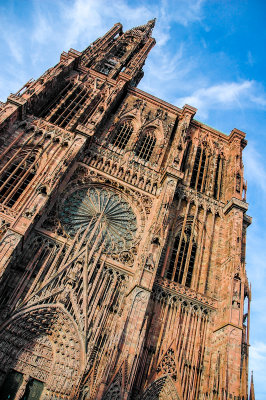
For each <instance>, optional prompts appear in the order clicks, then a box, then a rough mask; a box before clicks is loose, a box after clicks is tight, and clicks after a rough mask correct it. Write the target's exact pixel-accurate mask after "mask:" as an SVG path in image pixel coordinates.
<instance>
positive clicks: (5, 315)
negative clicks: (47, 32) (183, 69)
mask: <svg viewBox="0 0 266 400" xmlns="http://www.w3.org/2000/svg"><path fill="white" fill-rule="evenodd" d="M154 23H155V21H154V20H152V21H149V22H148V23H147V24H146V25H143V26H138V27H136V28H133V29H131V30H129V31H127V32H125V33H123V30H122V26H121V24H115V25H114V26H113V28H112V29H110V31H108V32H107V33H106V35H104V36H103V37H101V38H99V39H97V40H96V41H95V42H94V43H92V44H91V45H90V46H89V47H88V48H86V49H85V50H84V51H83V52H79V51H76V50H73V49H71V50H70V51H69V52H68V53H65V52H64V53H62V55H61V58H60V62H59V63H58V64H57V65H56V66H55V67H53V68H50V69H49V70H47V71H46V72H45V73H44V74H43V75H42V76H41V77H40V78H39V79H37V80H36V81H34V80H31V81H29V82H28V83H27V84H26V85H25V86H24V87H23V88H22V89H21V90H20V91H19V92H17V93H16V94H11V95H10V96H9V97H8V99H7V102H6V103H2V104H1V106H0V107H1V108H0V146H1V156H0V207H1V208H0V279H1V287H0V311H1V314H0V397H1V399H4V400H5V399H13V400H19V399H22V398H23V399H26V400H29V399H35V400H39V399H40V400H52V399H67V400H71V399H76V400H78V399H79V400H93V399H97V400H101V399H103V400H111V399H112V400H131V399H145V400H159V399H161V400H162V399H163V400H195V399H199V400H207V399H208V400H225V399H234V400H247V399H248V387H247V385H248V347H249V303H250V289H249V286H248V281H247V277H246V271H245V238H246V228H247V227H248V226H249V224H250V223H251V218H250V217H249V216H248V215H247V214H246V211H247V208H248V205H247V203H246V199H245V189H246V185H245V182H244V177H243V163H242V150H243V149H244V147H245V146H246V140H245V134H244V133H243V132H241V131H239V130H238V129H234V130H232V132H231V133H230V135H229V136H226V135H224V134H223V133H221V132H219V131H217V130H215V129H213V128H210V127H209V126H207V125H204V124H203V123H200V122H198V121H197V120H195V119H194V116H195V113H196V111H197V110H196V109H195V108H193V107H192V106H189V105H184V107H183V108H182V109H180V108H178V107H175V106H173V105H171V104H169V103H166V102H165V101H163V100H160V99H158V98H156V97H154V96H152V95H150V94H148V93H145V92H143V91H141V90H139V89H137V88H136V85H137V84H138V82H139V81H140V79H141V78H142V76H143V70H142V67H143V65H144V63H145V60H146V58H147V56H148V53H149V51H150V50H151V49H152V47H153V46H154V44H155V40H154V39H153V38H152V36H151V34H152V28H153V27H154ZM252 390H253V389H252ZM253 393H254V390H253ZM8 396H9V397H8ZM252 396H253V395H252Z"/></svg>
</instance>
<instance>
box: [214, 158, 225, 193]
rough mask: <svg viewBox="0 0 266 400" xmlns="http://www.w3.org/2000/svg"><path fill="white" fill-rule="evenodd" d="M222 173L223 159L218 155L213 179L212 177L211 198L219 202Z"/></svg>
mask: <svg viewBox="0 0 266 400" xmlns="http://www.w3.org/2000/svg"><path fill="white" fill-rule="evenodd" d="M222 172H223V159H222V158H221V156H220V155H218V158H217V164H216V171H215V177H214V189H213V196H214V198H215V199H217V200H219V198H220V196H221V187H222Z"/></svg>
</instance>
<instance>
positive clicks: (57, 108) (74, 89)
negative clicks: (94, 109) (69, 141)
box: [42, 82, 88, 129]
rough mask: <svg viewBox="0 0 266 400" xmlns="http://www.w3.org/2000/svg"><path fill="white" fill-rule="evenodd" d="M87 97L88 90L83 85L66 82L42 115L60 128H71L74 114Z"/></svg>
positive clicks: (74, 119)
mask: <svg viewBox="0 0 266 400" xmlns="http://www.w3.org/2000/svg"><path fill="white" fill-rule="evenodd" d="M87 99H88V90H87V88H86V87H85V86H83V85H81V84H80V83H78V84H73V83H72V82H70V83H68V84H67V85H66V87H65V88H64V89H63V90H62V91H61V92H60V94H59V96H58V97H57V98H56V99H55V101H54V102H53V103H52V105H51V106H50V107H49V108H48V109H46V110H45V111H44V112H43V113H42V116H43V117H44V118H45V119H46V120H47V121H49V122H51V123H53V124H55V125H58V126H60V127H62V128H67V129H68V128H72V125H73V123H75V122H76V116H77V114H78V112H79V111H80V110H81V108H82V107H83V106H84V103H85V102H86V100H87Z"/></svg>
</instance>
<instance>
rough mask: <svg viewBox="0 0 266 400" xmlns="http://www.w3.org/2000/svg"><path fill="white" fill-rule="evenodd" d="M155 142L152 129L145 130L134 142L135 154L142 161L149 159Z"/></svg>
mask: <svg viewBox="0 0 266 400" xmlns="http://www.w3.org/2000/svg"><path fill="white" fill-rule="evenodd" d="M155 144H156V139H155V136H154V131H153V130H149V131H145V132H144V133H143V134H142V136H141V137H140V139H139V141H138V143H137V144H136V148H135V154H136V156H137V157H139V158H141V159H142V160H144V161H149V160H150V158H151V155H152V152H153V149H154V147H155Z"/></svg>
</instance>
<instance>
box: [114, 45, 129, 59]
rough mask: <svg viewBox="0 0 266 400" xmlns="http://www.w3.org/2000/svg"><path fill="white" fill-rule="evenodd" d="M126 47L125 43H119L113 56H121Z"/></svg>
mask: <svg viewBox="0 0 266 400" xmlns="http://www.w3.org/2000/svg"><path fill="white" fill-rule="evenodd" d="M126 51H127V48H126V46H125V45H120V46H119V47H117V48H116V50H115V53H114V56H115V57H117V58H122V57H123V56H124V55H125V54H126Z"/></svg>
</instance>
